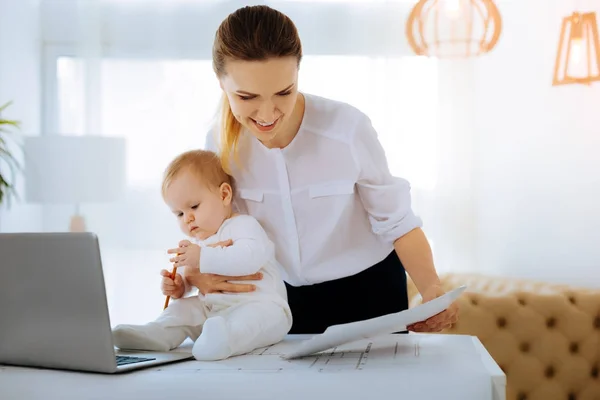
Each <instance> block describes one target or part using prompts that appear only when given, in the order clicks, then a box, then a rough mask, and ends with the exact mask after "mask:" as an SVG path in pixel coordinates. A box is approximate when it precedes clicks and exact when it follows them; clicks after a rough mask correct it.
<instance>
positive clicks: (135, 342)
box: [113, 215, 292, 360]
mask: <svg viewBox="0 0 600 400" xmlns="http://www.w3.org/2000/svg"><path fill="white" fill-rule="evenodd" d="M227 239H231V240H232V241H233V245H231V246H229V247H207V245H209V244H212V243H216V242H220V241H224V240H227ZM197 244H198V245H199V246H200V247H201V251H200V271H201V272H203V273H211V274H219V275H227V276H242V275H250V274H253V273H255V272H259V271H260V272H262V274H263V278H262V279H261V280H258V281H252V282H248V281H246V282H243V283H252V284H254V285H255V286H256V290H255V291H253V292H249V293H211V294H207V295H206V296H204V295H202V294H201V293H197V294H194V293H193V292H194V291H197V289H195V290H194V291H190V290H186V295H184V297H183V298H181V299H176V300H172V301H171V303H170V304H169V307H167V309H166V310H164V311H163V312H162V313H161V314H160V316H159V317H158V318H157V319H156V320H155V321H153V322H150V323H148V324H146V325H118V326H116V327H115V328H114V329H113V337H114V341H115V345H116V346H117V347H119V348H121V349H128V350H155V351H168V350H171V349H174V348H176V347H178V346H179V345H180V344H181V343H182V342H183V341H184V340H185V339H186V338H187V337H190V338H191V339H192V340H194V341H195V343H194V347H193V350H192V352H193V355H194V357H195V358H196V359H197V360H220V359H224V358H227V357H230V356H234V355H240V354H244V353H247V352H250V351H252V350H254V349H256V348H259V347H265V346H268V345H271V344H274V343H277V342H279V341H281V340H282V339H283V338H284V337H285V335H286V334H287V333H288V332H289V330H290V328H291V326H292V313H291V310H290V308H289V306H288V303H287V293H286V290H285V285H284V283H283V280H282V278H281V276H280V272H279V268H280V266H279V265H278V264H277V260H276V259H275V248H274V245H273V242H272V241H271V240H269V238H268V236H267V234H266V232H265V231H264V229H263V228H262V226H261V225H260V224H259V223H258V221H257V220H256V219H255V218H253V217H251V216H249V215H239V216H236V217H233V218H230V219H228V220H226V221H225V222H224V223H223V224H222V225H221V227H220V228H219V231H218V232H217V233H216V234H215V235H213V236H211V237H210V238H208V239H206V240H204V241H198V242H197ZM178 273H179V274H182V273H183V270H178ZM231 282H235V281H231ZM187 289H189V288H187ZM190 292H191V293H190Z"/></svg>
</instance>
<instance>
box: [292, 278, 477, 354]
mask: <svg viewBox="0 0 600 400" xmlns="http://www.w3.org/2000/svg"><path fill="white" fill-rule="evenodd" d="M466 288H467V287H466V286H464V285H463V286H460V287H458V288H456V289H454V290H452V291H450V292H448V293H446V294H444V295H443V296H440V297H438V298H436V299H434V300H431V301H428V302H427V303H423V304H420V305H418V306H416V307H413V308H409V309H408V310H404V311H401V312H399V313H393V314H388V315H384V316H382V317H378V318H372V319H368V320H365V321H358V322H352V323H348V324H341V325H333V326H330V327H329V328H327V330H325V332H323V333H322V334H320V335H315V336H313V337H312V338H311V339H309V340H306V341H303V342H301V343H299V344H298V345H297V346H296V347H295V348H293V349H290V351H289V352H287V353H286V354H284V355H283V357H284V358H286V359H292V358H298V357H303V356H307V355H310V354H315V353H318V352H320V351H324V350H327V349H331V348H333V347H336V346H340V345H342V344H345V343H350V342H353V341H356V340H360V339H363V338H369V337H374V336H378V335H383V334H388V333H394V332H401V331H405V330H406V327H407V326H408V325H410V324H413V323H415V322H420V321H424V320H426V319H427V318H429V317H433V316H434V315H436V314H439V313H440V312H442V311H444V310H445V309H447V308H448V307H449V306H450V305H451V304H452V303H453V302H454V301H455V300H456V299H457V298H458V297H459V296H460V295H461V294H462V293H463V292H464V291H465V289H466Z"/></svg>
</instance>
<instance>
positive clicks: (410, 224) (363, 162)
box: [351, 115, 423, 243]
mask: <svg viewBox="0 0 600 400" xmlns="http://www.w3.org/2000/svg"><path fill="white" fill-rule="evenodd" d="M351 145H352V151H353V154H354V159H355V162H356V164H357V168H358V180H357V191H358V194H359V196H360V199H361V201H362V203H363V205H364V207H365V210H366V211H367V213H368V215H369V221H370V222H371V227H372V229H373V232H374V233H375V234H377V235H380V236H381V237H382V238H383V239H384V240H385V241H388V242H391V243H393V242H394V241H395V240H396V239H398V238H400V237H402V236H403V235H405V234H406V233H408V232H410V231H412V230H413V229H415V228H420V227H422V225H423V222H422V220H421V218H419V217H418V216H417V215H415V213H414V211H413V209H412V202H411V187H410V183H409V182H408V181H407V180H406V179H404V178H400V177H394V176H393V175H392V174H391V172H390V170H389V166H388V163H387V158H386V155H385V151H384V149H383V147H382V145H381V143H380V142H379V139H378V137H377V132H376V131H375V129H374V128H373V125H372V124H371V121H370V119H369V118H368V117H367V116H365V115H361V116H360V118H359V120H358V121H357V124H356V131H355V132H354V136H353V141H352V144H351Z"/></svg>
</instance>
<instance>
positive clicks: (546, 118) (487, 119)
mask: <svg viewBox="0 0 600 400" xmlns="http://www.w3.org/2000/svg"><path fill="white" fill-rule="evenodd" d="M499 4H500V8H501V12H502V15H503V17H504V31H503V33H502V37H501V39H500V42H499V45H498V47H497V48H496V49H495V50H494V51H493V52H492V53H490V54H489V55H487V56H485V57H482V58H481V60H480V61H479V62H478V63H477V66H476V82H475V85H474V86H475V88H476V101H477V105H476V106H475V110H474V116H475V120H476V129H477V133H478V141H479V154H478V155H477V156H478V157H479V165H480V166H481V168H480V170H479V171H478V183H477V188H478V201H477V204H478V207H477V208H478V210H477V211H478V215H479V227H478V233H479V251H478V254H479V264H480V268H481V270H482V271H484V272H492V273H495V274H502V275H513V276H523V277H533V278H538V279H540V278H541V279H546V280H550V281H556V282H564V283H571V284H580V285H588V286H596V287H600V157H599V154H600V108H599V106H600V82H597V83H595V84H592V85H591V86H589V87H588V86H582V85H580V86H572V85H568V86H561V87H552V86H551V82H552V74H553V68H554V60H555V55H556V49H557V44H558V38H559V33H560V25H561V22H562V17H564V16H567V15H569V14H570V13H571V12H572V11H574V9H573V6H574V3H573V2H568V1H559V0H530V1H527V2H509V3H502V2H500V3H499ZM579 4H580V5H581V6H582V7H581V11H595V12H596V13H597V14H598V15H600V4H598V3H597V2H595V4H594V2H591V1H590V2H588V3H587V4H586V2H585V1H580V2H579ZM586 5H588V7H586ZM599 22H600V21H599Z"/></svg>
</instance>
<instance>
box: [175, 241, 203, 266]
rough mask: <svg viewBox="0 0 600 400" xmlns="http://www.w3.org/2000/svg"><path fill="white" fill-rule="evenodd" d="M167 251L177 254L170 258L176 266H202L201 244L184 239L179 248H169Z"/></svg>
mask: <svg viewBox="0 0 600 400" xmlns="http://www.w3.org/2000/svg"><path fill="white" fill-rule="evenodd" d="M167 253H169V254H176V256H175V257H171V258H170V259H169V261H170V262H172V263H173V266H175V267H193V268H200V246H198V245H197V244H194V243H192V242H190V241H189V240H182V241H181V242H179V247H178V248H176V249H169V250H167Z"/></svg>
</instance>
